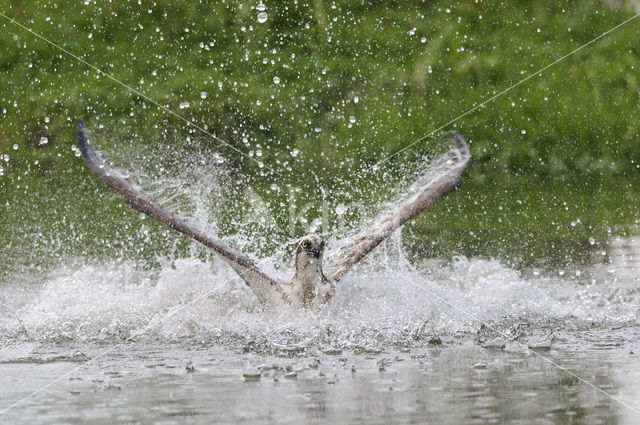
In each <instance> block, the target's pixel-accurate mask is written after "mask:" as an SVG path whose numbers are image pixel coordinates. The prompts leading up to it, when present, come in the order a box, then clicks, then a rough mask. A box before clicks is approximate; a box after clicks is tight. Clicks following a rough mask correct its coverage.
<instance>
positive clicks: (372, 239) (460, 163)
mask: <svg viewBox="0 0 640 425" xmlns="http://www.w3.org/2000/svg"><path fill="white" fill-rule="evenodd" d="M453 140H454V146H453V147H452V148H451V149H450V150H449V151H448V152H447V153H445V154H444V157H443V159H444V160H445V161H444V164H445V167H444V169H443V170H442V171H440V172H439V173H437V175H436V176H435V177H434V178H433V179H431V180H429V181H428V183H426V184H425V185H423V186H422V187H418V188H417V193H416V194H415V195H413V196H412V197H411V198H410V199H409V200H407V201H406V202H404V203H403V204H402V205H400V207H398V208H397V209H395V210H394V211H393V212H391V213H390V214H387V215H385V216H384V217H382V218H381V219H380V220H378V221H377V222H376V224H375V225H374V226H373V227H372V228H371V229H369V231H368V232H367V233H366V234H364V235H362V236H360V237H359V238H357V239H356V241H355V242H354V245H353V247H352V248H351V249H349V250H348V251H346V252H345V253H344V254H342V256H341V257H340V259H339V260H338V262H337V263H336V265H335V266H334V267H333V268H332V269H331V271H330V272H329V274H328V275H327V278H328V279H329V280H332V281H338V280H340V278H342V276H344V274H345V273H346V272H347V271H348V270H349V269H351V267H353V266H354V265H355V264H356V263H357V262H358V261H360V260H362V259H363V258H364V256H365V255H367V254H368V253H369V252H371V250H373V249H374V248H375V247H376V246H378V244H380V242H382V241H383V240H384V239H385V238H386V237H387V236H389V235H390V234H391V233H392V232H393V231H394V230H396V229H397V228H398V227H400V226H402V225H403V224H405V223H406V222H407V221H409V220H411V219H412V218H413V217H415V216H416V215H418V214H420V213H421V212H422V211H424V210H425V209H427V208H429V207H430V206H431V205H433V204H435V203H436V202H438V201H439V200H440V199H442V198H444V197H445V196H447V195H448V194H449V193H451V192H453V191H454V190H456V189H457V188H458V186H459V185H460V184H461V182H462V172H463V171H464V169H465V168H466V166H467V164H468V163H469V159H470V158H471V154H470V152H469V147H468V146H467V143H466V142H465V141H464V139H463V138H462V137H461V136H460V135H459V134H457V133H455V132H454V133H453Z"/></svg>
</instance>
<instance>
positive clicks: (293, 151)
mask: <svg viewBox="0 0 640 425" xmlns="http://www.w3.org/2000/svg"><path fill="white" fill-rule="evenodd" d="M299 153H300V150H299V149H294V150H292V151H291V156H293V157H296V156H298V154H299Z"/></svg>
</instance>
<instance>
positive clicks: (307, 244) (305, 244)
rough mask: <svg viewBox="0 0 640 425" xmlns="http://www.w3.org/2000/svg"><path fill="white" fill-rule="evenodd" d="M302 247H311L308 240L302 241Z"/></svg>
mask: <svg viewBox="0 0 640 425" xmlns="http://www.w3.org/2000/svg"><path fill="white" fill-rule="evenodd" d="M302 247H303V248H304V249H307V248H309V242H307V241H304V242H302Z"/></svg>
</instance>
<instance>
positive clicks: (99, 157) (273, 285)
mask: <svg viewBox="0 0 640 425" xmlns="http://www.w3.org/2000/svg"><path fill="white" fill-rule="evenodd" d="M77 133H78V148H79V149H80V153H81V154H82V159H84V162H85V163H86V164H87V166H88V167H89V168H90V169H91V171H93V172H94V173H95V174H97V175H98V177H100V178H101V179H102V180H103V181H104V182H105V183H106V184H107V185H109V186H111V187H112V188H113V189H115V190H117V191H118V192H120V194H121V195H122V196H124V200H125V202H126V203H127V204H129V205H130V206H131V207H133V208H135V209H136V210H138V211H140V212H143V213H144V214H146V215H148V216H149V217H152V218H155V219H156V220H158V221H160V222H162V223H164V224H165V225H167V226H169V227H170V228H172V229H174V230H177V231H178V232H181V233H184V234H185V235H187V236H190V237H192V238H193V239H195V240H197V241H198V242H200V243H202V244H204V245H206V246H207V247H209V248H211V249H212V250H214V251H215V252H216V253H218V254H219V255H220V256H221V257H222V259H223V260H224V261H225V262H226V263H227V264H229V265H230V266H231V267H232V268H233V269H234V270H235V271H236V273H238V275H240V277H241V278H242V279H243V280H244V281H245V282H246V283H247V285H249V287H250V288H251V289H252V291H253V292H254V293H255V294H256V296H257V297H258V299H259V300H260V301H261V302H262V303H267V304H269V303H272V302H274V301H275V300H278V301H282V300H283V299H284V298H285V295H284V293H283V292H282V289H281V287H280V283H279V282H278V281H277V280H276V279H274V278H272V277H270V276H269V275H267V274H266V273H265V272H263V271H262V270H260V269H259V268H258V266H257V265H256V264H255V263H254V262H253V261H252V260H251V259H250V258H249V257H247V256H246V255H244V254H242V253H240V252H238V251H236V250H234V249H233V248H230V247H228V246H227V245H225V244H223V243H222V242H220V241H218V240H215V239H213V238H211V237H210V236H208V235H206V234H205V233H204V232H202V231H200V230H198V229H196V228H195V227H193V226H191V225H190V224H188V223H186V222H184V221H183V220H181V219H180V218H178V217H176V216H175V215H173V214H171V213H170V212H167V211H165V210H164V209H163V207H162V206H161V205H160V203H159V202H158V201H157V200H155V199H154V198H152V197H151V196H150V195H149V194H148V193H146V192H145V191H144V190H143V189H142V188H141V187H140V186H138V185H136V184H135V183H133V182H132V181H131V180H129V176H128V173H127V172H125V171H123V170H120V169H118V168H116V167H114V166H113V165H112V164H111V162H110V161H109V160H108V159H107V157H106V156H105V155H104V154H103V153H102V152H100V151H98V150H96V149H94V147H93V146H92V145H91V143H90V142H89V138H88V137H87V132H86V130H85V128H84V126H83V125H82V122H81V121H79V120H78V123H77Z"/></svg>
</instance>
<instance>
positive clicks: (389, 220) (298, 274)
mask: <svg viewBox="0 0 640 425" xmlns="http://www.w3.org/2000/svg"><path fill="white" fill-rule="evenodd" d="M76 132H77V147H78V150H79V151H80V155H81V156H82V159H83V160H84V162H85V164H86V165H87V166H88V167H89V169H90V170H91V171H93V173H95V174H96V175H97V176H98V177H99V178H100V179H101V180H102V181H104V182H105V183H106V184H107V185H108V186H110V187H111V188H113V189H115V190H116V191H117V192H119V193H120V194H121V195H122V196H123V198H124V201H125V202H126V203H127V204H128V205H129V206H131V207H132V208H134V209H136V210H138V211H140V212H142V213H144V214H146V215H148V216H149V217H152V218H154V219H156V220H158V221H160V222H161V223H163V224H165V225H166V226H168V227H170V228H171V229H174V230H176V231H178V232H181V233H183V234H185V235H187V236H189V237H191V238H193V239H195V240H196V241H198V242H200V243H202V244H204V245H205V246H207V247H208V248H210V249H212V250H213V251H214V252H215V253H216V254H218V255H219V256H220V258H222V260H224V261H225V262H226V263H227V264H228V265H229V266H230V267H231V268H232V269H233V270H234V271H235V272H236V273H237V274H238V275H239V276H240V277H241V278H242V280H243V281H244V282H245V283H246V285H248V287H249V288H250V289H251V291H252V292H253V293H254V294H255V296H256V298H257V299H258V301H259V302H260V304H261V305H263V306H264V307H266V308H278V307H277V306H283V305H289V306H292V307H294V308H298V309H304V310H310V311H314V312H317V311H319V310H321V309H323V308H324V307H325V306H326V305H328V304H329V303H330V302H331V300H332V299H333V298H334V296H335V294H336V285H337V284H338V282H339V281H340V279H342V277H343V276H344V275H345V274H346V273H347V272H348V271H349V270H350V269H351V268H352V267H353V266H354V265H355V264H356V263H358V262H359V261H360V260H362V259H363V258H364V257H365V256H366V255H367V254H368V253H369V252H371V251H372V250H373V249H374V248H376V247H377V246H378V245H379V244H380V243H381V242H382V241H383V240H384V239H385V238H386V237H388V236H389V235H390V234H391V233H393V232H394V231H395V230H396V229H398V228H399V227H401V226H402V225H404V224H405V223H406V222H407V221H409V220H411V219H412V218H414V217H415V216H417V215H418V214H420V213H421V212H423V211H424V210H425V209H427V208H428V207H430V206H431V205H433V204H435V203H436V202H438V201H439V200H440V199H442V198H444V197H445V196H447V195H448V194H450V193H451V192H453V191H455V190H456V189H457V188H458V187H459V186H460V185H461V184H462V173H463V171H464V170H465V168H466V166H467V164H468V163H469V160H470V158H471V153H470V151H469V147H468V145H467V143H466V142H465V140H464V139H463V138H462V136H460V135H459V134H458V133H456V132H452V133H451V134H452V139H453V143H452V146H451V147H450V149H449V150H448V151H447V152H446V153H445V154H444V155H443V156H442V157H441V158H440V159H441V160H442V161H440V163H441V165H442V166H441V168H440V169H439V170H438V172H437V173H436V174H435V176H431V175H429V176H427V177H428V178H426V179H422V180H420V179H418V181H417V182H416V183H414V185H413V186H412V187H411V193H410V194H409V197H408V199H406V200H405V201H404V202H401V203H400V205H399V206H397V207H396V208H395V209H393V210H392V211H390V212H388V213H387V214H385V215H382V217H381V218H380V219H378V220H377V221H376V222H375V223H374V224H373V226H372V227H371V228H370V229H368V230H367V231H365V232H363V233H362V234H360V235H359V236H358V237H356V238H355V239H354V242H353V243H352V245H351V246H350V247H349V248H348V249H347V250H345V251H344V252H342V253H341V254H340V256H339V259H338V261H337V262H335V265H334V266H333V267H332V268H331V269H330V270H329V271H328V273H327V274H325V273H324V270H323V259H324V255H325V247H326V243H325V241H324V240H323V239H322V238H321V237H320V236H318V235H315V234H312V235H307V236H304V237H303V238H301V239H300V241H299V243H298V246H297V249H296V251H295V273H294V276H293V278H292V279H291V280H289V281H282V280H280V279H277V278H274V277H272V276H270V275H269V274H267V273H265V272H264V271H263V270H262V269H260V267H258V264H257V263H256V262H254V261H253V260H252V259H251V258H249V257H248V256H247V255H245V254H243V253H241V252H240V251H237V250H235V249H234V248H232V247H230V246H227V245H226V244H225V243H223V242H221V241H219V240H217V239H215V238H213V237H211V236H209V235H208V234H207V233H206V232H203V231H201V230H200V229H197V228H195V227H194V226H192V225H191V224H189V223H187V222H186V221H184V220H183V219H181V218H179V217H177V216H175V215H174V214H172V213H171V212H169V211H167V210H166V209H165V208H163V206H162V204H161V203H160V202H159V201H158V200H156V199H155V198H153V197H152V196H151V195H149V194H148V193H147V192H145V191H144V189H142V188H141V187H140V186H138V185H137V184H136V183H134V182H133V181H131V179H130V177H129V173H128V172H126V171H124V170H122V169H120V168H117V167H115V166H114V165H113V164H112V163H111V162H110V160H109V159H108V158H107V156H106V155H105V154H104V153H102V152H101V151H99V150H97V149H95V148H94V146H93V144H92V143H91V142H90V140H89V137H88V131H87V130H86V129H85V127H84V125H83V123H82V121H81V120H78V121H77V123H76Z"/></svg>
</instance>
